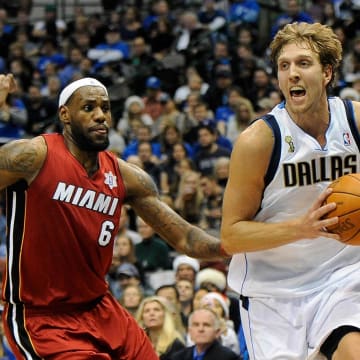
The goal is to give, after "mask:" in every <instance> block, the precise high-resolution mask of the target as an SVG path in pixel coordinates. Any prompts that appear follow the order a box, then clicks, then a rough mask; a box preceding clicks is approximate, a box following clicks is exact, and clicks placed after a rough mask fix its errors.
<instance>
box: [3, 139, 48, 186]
mask: <svg viewBox="0 0 360 360" xmlns="http://www.w3.org/2000/svg"><path fill="white" fill-rule="evenodd" d="M45 157H46V145H45V141H44V139H43V138H42V137H36V138H33V139H31V140H15V141H12V142H10V143H7V144H5V145H3V146H1V147H0V190H2V189H4V188H6V187H8V186H9V185H12V184H14V183H16V182H17V181H19V180H26V181H27V183H28V184H30V183H31V181H32V180H33V179H34V178H35V176H36V175H37V174H38V172H39V171H40V169H41V166H42V164H43V162H44V159H45Z"/></svg>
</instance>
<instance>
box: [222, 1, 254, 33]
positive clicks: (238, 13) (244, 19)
mask: <svg viewBox="0 0 360 360" xmlns="http://www.w3.org/2000/svg"><path fill="white" fill-rule="evenodd" d="M259 15H260V6H259V4H258V2H257V1H256V0H233V1H232V2H231V5H230V7H229V11H228V14H227V18H228V21H229V28H230V32H231V33H232V34H235V29H236V28H237V27H238V26H239V25H244V24H247V25H250V26H251V27H252V28H257V21H258V19H259Z"/></svg>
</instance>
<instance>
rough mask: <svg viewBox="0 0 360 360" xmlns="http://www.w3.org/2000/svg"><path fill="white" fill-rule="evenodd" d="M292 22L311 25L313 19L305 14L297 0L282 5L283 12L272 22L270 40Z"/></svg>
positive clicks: (289, 0) (287, 1)
mask: <svg viewBox="0 0 360 360" xmlns="http://www.w3.org/2000/svg"><path fill="white" fill-rule="evenodd" d="M293 22H306V23H313V22H314V20H313V18H312V17H311V16H310V15H309V14H308V13H307V12H305V11H304V10H303V9H302V8H301V5H300V2H299V1H298V0H286V1H285V2H284V5H283V12H282V13H281V14H280V15H279V16H278V17H277V18H276V19H275V20H274V22H273V25H272V27H271V38H273V37H274V36H275V34H276V33H277V32H278V31H279V30H280V29H282V28H283V27H284V26H285V25H286V24H290V23H293Z"/></svg>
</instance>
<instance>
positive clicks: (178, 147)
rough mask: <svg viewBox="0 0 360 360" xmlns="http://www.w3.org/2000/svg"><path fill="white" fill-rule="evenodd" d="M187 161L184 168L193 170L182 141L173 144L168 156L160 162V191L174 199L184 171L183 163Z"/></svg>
mask: <svg viewBox="0 0 360 360" xmlns="http://www.w3.org/2000/svg"><path fill="white" fill-rule="evenodd" d="M186 162H188V165H189V166H188V167H187V169H186V170H194V164H193V162H192V160H191V158H190V156H189V152H188V148H187V146H186V145H185V143H184V142H182V141H181V142H177V143H175V144H173V147H172V152H171V154H170V156H169V157H168V158H167V159H166V160H165V161H164V162H162V163H161V164H160V167H161V171H160V191H161V193H162V194H165V195H169V196H170V197H171V198H172V199H175V197H176V195H177V193H178V190H179V183H180V179H181V175H182V174H183V173H184V171H186V170H185V169H184V165H186Z"/></svg>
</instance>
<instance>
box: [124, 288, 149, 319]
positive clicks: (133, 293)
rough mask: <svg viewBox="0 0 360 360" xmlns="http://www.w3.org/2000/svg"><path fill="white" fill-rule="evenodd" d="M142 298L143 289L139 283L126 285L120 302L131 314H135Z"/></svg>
mask: <svg viewBox="0 0 360 360" xmlns="http://www.w3.org/2000/svg"><path fill="white" fill-rule="evenodd" d="M143 299H144V291H143V289H142V288H141V286H139V285H135V284H130V285H127V286H126V287H125V288H124V289H123V292H122V295H121V296H120V299H119V302H120V304H121V305H122V306H123V307H124V308H125V309H126V310H127V311H128V312H129V313H130V314H131V315H132V316H134V317H135V316H136V312H137V311H138V309H139V306H140V304H141V302H142V300H143Z"/></svg>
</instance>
